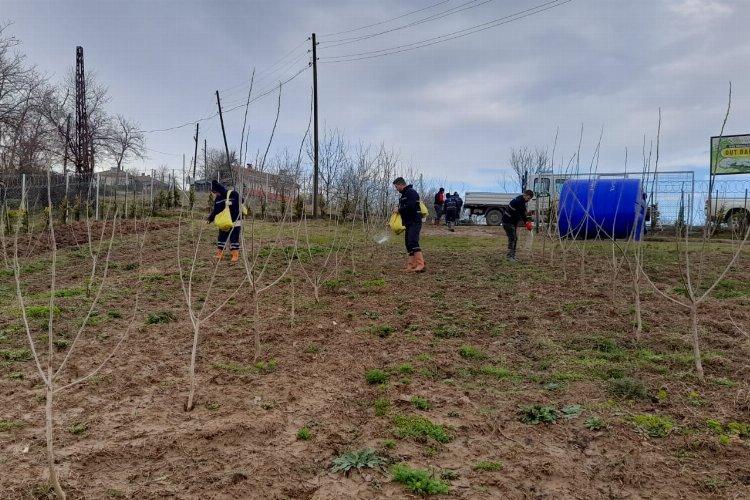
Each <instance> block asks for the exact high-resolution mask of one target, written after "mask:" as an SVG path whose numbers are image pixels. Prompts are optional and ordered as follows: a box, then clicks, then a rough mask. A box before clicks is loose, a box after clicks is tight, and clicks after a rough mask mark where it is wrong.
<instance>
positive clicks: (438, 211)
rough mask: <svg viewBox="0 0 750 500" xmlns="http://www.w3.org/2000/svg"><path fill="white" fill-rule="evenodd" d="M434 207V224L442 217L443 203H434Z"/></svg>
mask: <svg viewBox="0 0 750 500" xmlns="http://www.w3.org/2000/svg"><path fill="white" fill-rule="evenodd" d="M434 207H435V224H438V223H439V222H440V219H442V217H443V205H437V204H436V205H434Z"/></svg>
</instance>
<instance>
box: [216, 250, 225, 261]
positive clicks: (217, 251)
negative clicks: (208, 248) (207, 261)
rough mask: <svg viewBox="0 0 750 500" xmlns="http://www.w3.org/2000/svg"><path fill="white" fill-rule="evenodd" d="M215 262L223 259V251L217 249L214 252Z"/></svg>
mask: <svg viewBox="0 0 750 500" xmlns="http://www.w3.org/2000/svg"><path fill="white" fill-rule="evenodd" d="M215 257H216V260H221V259H223V258H224V250H222V249H218V250H216V256H215Z"/></svg>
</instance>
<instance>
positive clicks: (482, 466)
mask: <svg viewBox="0 0 750 500" xmlns="http://www.w3.org/2000/svg"><path fill="white" fill-rule="evenodd" d="M502 468H503V464H501V463H500V462H488V461H485V460H482V461H481V462H478V463H476V464H475V465H474V467H472V469H474V470H475V471H477V472H494V471H498V470H500V469H502Z"/></svg>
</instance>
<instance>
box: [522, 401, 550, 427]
mask: <svg viewBox="0 0 750 500" xmlns="http://www.w3.org/2000/svg"><path fill="white" fill-rule="evenodd" d="M555 421H557V410H555V409H554V408H553V407H551V406H543V405H539V404H536V405H532V406H525V407H523V408H522V409H521V422H523V423H525V424H531V425H536V424H539V423H545V424H552V423H555Z"/></svg>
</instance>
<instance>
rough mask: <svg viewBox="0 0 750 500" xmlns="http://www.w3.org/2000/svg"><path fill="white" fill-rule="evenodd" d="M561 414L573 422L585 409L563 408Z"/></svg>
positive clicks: (572, 406)
mask: <svg viewBox="0 0 750 500" xmlns="http://www.w3.org/2000/svg"><path fill="white" fill-rule="evenodd" d="M561 413H562V416H563V418H565V419H566V420H572V419H574V418H578V417H579V416H580V415H581V413H583V407H582V406H581V405H566V406H563V408H562V410H561Z"/></svg>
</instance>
